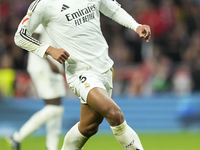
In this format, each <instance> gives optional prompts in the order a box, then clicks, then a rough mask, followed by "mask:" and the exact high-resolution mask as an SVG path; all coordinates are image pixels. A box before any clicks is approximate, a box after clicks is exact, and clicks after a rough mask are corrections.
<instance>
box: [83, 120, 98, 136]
mask: <svg viewBox="0 0 200 150" xmlns="http://www.w3.org/2000/svg"><path fill="white" fill-rule="evenodd" d="M98 130H99V124H98V123H93V124H90V125H89V126H87V127H86V128H85V130H84V133H83V135H85V136H86V137H91V136H93V135H94V134H96V133H97V132H98Z"/></svg>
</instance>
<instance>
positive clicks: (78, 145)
mask: <svg viewBox="0 0 200 150" xmlns="http://www.w3.org/2000/svg"><path fill="white" fill-rule="evenodd" d="M100 12H101V13H103V14H104V15H106V16H107V17H109V18H111V19H113V20H114V21H116V22H118V23H119V24H121V25H123V26H125V27H127V28H130V29H132V30H134V31H136V33H137V34H138V35H139V36H140V37H141V38H144V39H145V40H146V41H147V42H148V41H149V40H150V37H151V31H150V27H149V26H148V25H141V24H138V23H137V22H136V21H135V20H134V19H133V18H132V17H131V16H130V15H129V14H128V13H127V12H126V11H125V10H124V9H122V8H121V6H120V4H118V3H117V2H116V1H115V0H67V1H66V0H36V1H34V2H33V3H32V4H31V5H30V7H29V9H28V12H27V15H26V16H25V17H24V19H23V20H22V21H21V23H20V24H19V27H18V30H17V32H16V34H15V43H16V45H18V46H19V47H21V48H23V49H26V50H28V51H30V52H32V53H35V54H36V55H38V56H40V57H43V58H45V57H46V56H47V55H51V56H52V57H53V58H54V59H55V60H57V61H58V62H60V63H65V75H66V78H67V82H68V84H69V87H70V88H71V89H72V90H73V92H74V93H75V94H76V95H77V96H78V97H79V98H80V100H81V116H80V122H78V123H76V124H75V125H74V126H73V127H72V128H71V129H70V130H69V131H68V133H67V134H66V136H65V138H64V142H63V146H62V150H81V149H82V148H83V146H84V144H85V143H86V141H87V140H88V139H89V138H90V137H91V136H93V135H94V134H95V133H97V131H98V128H99V125H100V124H101V122H102V121H103V119H104V118H105V119H106V120H107V121H108V123H109V124H110V127H111V130H112V131H113V134H114V136H115V137H116V139H117V141H118V142H119V143H120V144H121V145H122V147H123V148H124V149H125V150H143V146H142V144H141V142H140V139H139V137H138V135H137V134H136V132H135V131H134V130H133V129H132V128H131V127H130V126H129V125H128V123H127V122H126V120H125V118H124V115H123V113H122V111H121V109H120V108H119V107H118V105H117V104H116V103H115V102H114V100H113V99H112V98H111V92H112V88H113V86H112V66H113V61H112V60H111V59H110V57H109V56H108V45H107V43H106V40H105V38H104V37H103V35H102V32H101V27H100ZM39 24H42V25H43V27H44V28H45V30H46V32H47V33H48V35H49V37H50V38H51V40H52V42H53V46H51V45H49V44H48V43H41V42H40V41H38V40H36V39H34V38H33V37H32V36H31V35H32V33H33V32H34V30H35V29H36V28H37V27H38V25H39ZM122 53H123V52H122ZM74 107H76V106H74ZM133 107H134V106H133Z"/></svg>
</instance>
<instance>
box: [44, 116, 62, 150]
mask: <svg viewBox="0 0 200 150" xmlns="http://www.w3.org/2000/svg"><path fill="white" fill-rule="evenodd" d="M62 117H63V113H61V114H58V115H57V116H55V117H53V118H51V119H49V120H48V121H47V123H46V147H47V150H58V143H59V139H60V133H61V129H62V119H63V118H62Z"/></svg>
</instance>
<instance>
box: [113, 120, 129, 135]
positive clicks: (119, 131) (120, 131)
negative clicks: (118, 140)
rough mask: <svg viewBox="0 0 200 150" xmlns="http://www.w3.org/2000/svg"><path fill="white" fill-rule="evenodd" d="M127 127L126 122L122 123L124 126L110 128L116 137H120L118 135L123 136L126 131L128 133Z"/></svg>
mask: <svg viewBox="0 0 200 150" xmlns="http://www.w3.org/2000/svg"><path fill="white" fill-rule="evenodd" d="M126 126H127V124H126V120H125V121H124V122H123V123H122V124H120V125H119V126H114V127H112V126H111V127H110V128H111V129H112V131H113V134H114V135H115V136H118V135H122V134H124V133H125V131H126Z"/></svg>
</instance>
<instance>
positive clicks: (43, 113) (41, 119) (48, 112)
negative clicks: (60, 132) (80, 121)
mask: <svg viewBox="0 0 200 150" xmlns="http://www.w3.org/2000/svg"><path fill="white" fill-rule="evenodd" d="M59 99H60V98H56V99H52V100H48V102H47V103H46V104H47V105H46V106H45V107H44V108H43V109H41V110H40V111H38V112H37V113H35V114H34V115H33V116H32V117H31V118H30V119H29V120H28V121H27V122H26V123H25V124H24V125H23V126H22V127H21V128H20V130H19V131H18V132H15V133H14V134H13V136H12V139H13V141H15V142H17V143H21V142H22V141H23V140H24V139H25V138H26V137H27V136H28V135H30V134H31V133H33V132H34V131H35V130H37V129H38V128H40V127H41V126H42V125H44V124H45V123H46V122H47V121H49V120H50V119H52V118H54V117H57V116H62V114H63V111H64V108H63V106H62V105H57V104H59V103H60V102H59V101H60V100H59ZM55 104H56V105H55ZM55 121H56V120H55ZM56 130H57V129H56Z"/></svg>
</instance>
